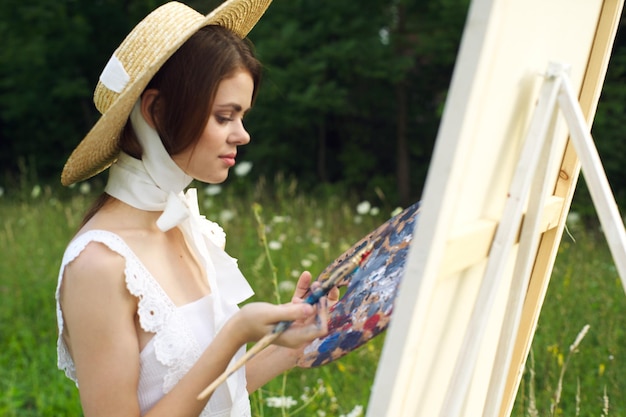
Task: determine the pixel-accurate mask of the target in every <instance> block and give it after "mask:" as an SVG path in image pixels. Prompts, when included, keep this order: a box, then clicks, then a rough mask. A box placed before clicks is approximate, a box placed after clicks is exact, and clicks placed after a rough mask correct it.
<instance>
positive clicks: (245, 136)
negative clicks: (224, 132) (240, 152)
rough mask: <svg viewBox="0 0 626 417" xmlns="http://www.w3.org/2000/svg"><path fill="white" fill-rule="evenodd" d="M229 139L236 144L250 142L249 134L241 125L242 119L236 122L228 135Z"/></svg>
mask: <svg viewBox="0 0 626 417" xmlns="http://www.w3.org/2000/svg"><path fill="white" fill-rule="evenodd" d="M230 140H231V141H232V142H234V143H236V144H237V145H245V144H247V143H249V142H250V134H249V133H248V131H247V130H246V127H245V126H244V125H243V120H241V119H240V120H239V122H237V123H236V128H235V130H234V131H233V132H232V133H231V135H230Z"/></svg>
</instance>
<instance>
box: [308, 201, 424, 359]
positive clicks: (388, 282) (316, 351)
mask: <svg viewBox="0 0 626 417" xmlns="http://www.w3.org/2000/svg"><path fill="white" fill-rule="evenodd" d="M418 213H419V202H418V203H415V204H413V205H412V206H410V207H408V208H407V209H405V210H404V211H402V212H401V213H400V214H398V215H396V216H394V217H393V218H391V219H389V220H388V221H387V222H385V223H384V224H382V225H381V226H380V227H378V228H377V229H376V230H374V231H373V232H371V233H370V234H368V235H367V236H365V237H364V238H363V239H361V240H360V241H358V242H357V243H356V244H355V245H354V246H352V247H351V248H350V249H348V250H347V251H346V252H345V253H344V254H343V255H341V256H340V257H338V258H337V259H336V260H335V261H334V262H333V263H331V264H330V265H329V266H328V267H326V269H325V270H324V271H323V272H322V273H321V274H320V275H319V276H318V277H317V280H318V281H324V280H326V279H328V278H329V277H330V276H332V275H333V272H335V271H336V270H338V269H339V268H342V266H343V265H344V264H345V263H346V262H348V261H351V260H353V259H352V258H353V257H354V255H355V254H357V253H359V252H362V251H363V249H364V248H367V247H368V246H369V247H370V248H371V249H370V252H369V254H368V255H367V257H364V260H363V261H362V263H361V264H360V265H359V266H358V268H356V269H355V270H353V271H352V272H350V273H349V274H347V275H346V276H345V277H344V278H343V279H342V281H341V282H339V283H338V286H339V287H347V289H346V290H345V293H344V295H343V296H342V297H341V299H340V300H339V301H338V302H337V303H336V304H335V305H334V306H332V307H331V308H330V317H329V323H328V327H329V333H328V334H327V335H326V336H325V337H323V338H319V339H316V340H314V341H313V342H312V343H311V344H309V345H308V346H307V347H306V348H305V350H304V354H303V355H302V357H300V358H299V360H298V366H300V367H304V368H309V367H316V366H320V365H324V364H327V363H329V362H332V361H334V360H336V359H338V358H340V357H342V356H344V355H346V354H347V353H349V352H351V351H353V350H354V349H356V348H358V347H360V346H362V345H363V344H364V343H366V342H367V341H368V340H370V339H372V338H373V337H375V336H376V335H378V334H380V333H381V332H382V331H384V330H385V329H386V328H387V326H388V325H389V321H390V319H391V314H392V312H393V305H394V301H395V298H396V295H397V292H398V285H399V284H400V281H401V280H402V278H403V276H404V270H405V265H406V259H407V256H408V253H409V247H410V244H411V241H412V239H413V229H414V227H415V222H416V220H417V217H418Z"/></svg>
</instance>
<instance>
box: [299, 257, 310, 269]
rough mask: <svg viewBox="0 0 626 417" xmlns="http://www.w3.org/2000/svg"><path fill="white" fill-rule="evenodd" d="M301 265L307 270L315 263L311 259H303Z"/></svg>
mask: <svg viewBox="0 0 626 417" xmlns="http://www.w3.org/2000/svg"><path fill="white" fill-rule="evenodd" d="M300 265H302V266H303V267H305V268H310V267H311V265H313V261H311V260H310V259H303V260H301V261H300Z"/></svg>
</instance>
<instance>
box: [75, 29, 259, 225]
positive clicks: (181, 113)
mask: <svg viewBox="0 0 626 417" xmlns="http://www.w3.org/2000/svg"><path fill="white" fill-rule="evenodd" d="M237 70H245V71H247V72H248V73H249V74H250V75H251V76H252V80H253V82H254V90H253V93H252V101H253V102H254V99H255V98H256V94H257V91H258V86H259V83H260V81H261V70H262V67H261V64H260V63H259V61H258V60H257V59H256V57H255V56H254V50H253V48H252V44H251V43H250V42H249V41H248V40H247V39H241V38H239V37H238V36H237V35H236V34H235V33H233V32H232V31H230V30H228V29H226V28H223V27H221V26H214V25H212V26H206V27H203V28H201V29H200V30H199V31H198V32H196V33H195V34H194V35H192V36H191V37H190V38H189V40H187V42H185V43H184V44H183V45H182V46H181V47H180V48H179V49H178V50H177V51H176V52H175V53H174V54H173V55H172V56H171V57H170V58H169V59H168V60H167V61H166V62H165V64H164V65H163V66H162V67H161V69H160V70H159V71H158V72H157V73H156V75H155V76H154V77H153V78H152V80H151V81H150V82H149V83H148V86H147V87H146V89H152V88H153V89H156V90H158V92H159V93H158V95H157V97H156V99H155V100H154V102H153V104H152V107H151V109H150V112H151V114H152V117H153V120H155V124H156V130H157V132H158V133H159V136H160V137H161V141H162V142H163V145H164V146H165V149H166V150H167V152H168V153H169V154H170V155H175V154H177V153H180V152H182V151H184V150H186V149H187V148H189V147H190V146H194V145H195V144H196V143H197V141H198V139H199V138H200V136H201V134H202V131H203V130H204V128H205V126H206V124H207V122H208V120H209V116H210V109H211V107H212V105H213V101H214V99H215V94H216V93H217V87H218V86H219V84H220V82H221V81H222V80H224V79H227V78H229V77H231V76H232V75H234V73H235V72H236V71H237ZM119 145H120V149H121V150H122V151H123V152H125V153H127V154H129V155H130V156H132V157H134V158H137V159H141V155H142V149H141V145H140V144H139V142H138V141H137V137H136V136H135V132H134V131H133V128H132V126H131V124H130V120H129V121H127V122H126V126H125V127H124V130H123V131H122V133H121V135H120V139H119ZM109 198H110V196H109V195H107V194H103V195H101V196H100V197H99V198H98V199H97V200H96V201H95V202H94V204H93V205H92V207H91V208H90V209H89V210H88V211H87V213H86V215H85V217H84V219H83V221H82V223H81V227H82V226H84V224H85V223H86V222H87V221H89V219H91V217H93V216H94V214H95V213H96V212H98V210H100V209H101V208H102V207H103V206H104V205H105V204H106V202H107V201H108V199H109Z"/></svg>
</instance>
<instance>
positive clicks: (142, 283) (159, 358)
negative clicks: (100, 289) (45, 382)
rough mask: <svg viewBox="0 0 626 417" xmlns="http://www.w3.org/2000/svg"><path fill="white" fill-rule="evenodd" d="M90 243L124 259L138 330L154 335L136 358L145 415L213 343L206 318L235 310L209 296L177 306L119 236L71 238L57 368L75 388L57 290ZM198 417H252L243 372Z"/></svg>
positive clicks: (96, 233) (99, 234) (100, 232)
mask: <svg viewBox="0 0 626 417" xmlns="http://www.w3.org/2000/svg"><path fill="white" fill-rule="evenodd" d="M90 242H99V243H102V244H104V245H106V246H107V247H108V248H109V249H110V250H111V251H113V252H115V253H117V254H119V255H120V256H122V257H123V258H124V259H125V261H126V267H125V277H126V287H127V289H128V291H129V292H130V293H131V294H132V295H134V296H135V297H137V299H138V315H139V322H140V325H141V327H142V329H143V330H144V331H146V332H150V333H154V336H153V338H152V339H151V340H150V341H149V342H148V344H147V345H146V346H145V347H144V349H143V350H142V351H141V353H140V375H139V386H138V389H137V396H138V399H139V405H140V408H141V414H142V415H144V414H145V413H146V412H147V411H148V410H149V409H150V408H151V407H152V406H153V405H154V404H155V403H156V402H157V401H159V399H161V398H162V397H163V396H164V395H165V394H166V393H167V392H169V391H170V390H171V389H172V388H173V387H174V386H175V385H176V384H177V383H178V381H179V380H180V379H181V378H182V377H183V376H184V375H185V374H186V373H187V372H188V371H189V369H190V368H191V367H192V366H193V364H194V363H195V362H196V361H197V360H198V358H199V357H200V355H201V353H202V352H203V351H204V349H205V348H206V347H207V346H208V345H209V343H211V341H212V340H213V338H214V336H215V324H214V322H213V321H212V320H207V318H208V317H216V316H221V317H230V316H232V315H233V314H234V313H235V312H236V311H237V309H238V307H237V305H234V304H227V303H222V302H215V300H214V298H213V297H214V295H213V294H211V295H208V296H206V297H204V298H201V299H199V300H197V301H194V302H192V303H189V304H186V305H184V306H180V307H177V306H176V305H175V304H174V303H173V302H172V300H171V299H170V298H169V297H168V295H167V294H166V293H165V291H164V290H163V289H162V288H161V286H160V285H159V283H158V282H157V281H156V279H155V278H154V277H153V276H152V275H151V274H150V272H148V270H147V268H146V267H145V266H144V265H143V264H142V262H141V261H140V260H139V258H138V257H137V256H136V255H135V254H134V253H133V251H132V250H131V249H130V247H129V246H128V245H126V243H125V242H124V241H123V240H122V239H121V238H120V237H119V236H118V235H116V234H114V233H111V232H108V231H104V230H91V231H88V232H85V233H83V234H81V235H80V236H78V237H77V238H76V239H74V240H73V241H72V242H71V243H70V244H69V245H68V247H67V249H66V251H65V254H64V256H63V261H62V265H61V270H60V273H59V281H58V286H57V291H56V299H57V322H58V327H59V338H58V341H57V353H58V366H59V369H62V370H64V371H65V374H66V375H67V376H68V377H69V378H70V379H72V380H73V381H74V382H75V383H76V384H77V385H78V381H77V379H76V369H75V367H74V362H73V360H72V357H71V356H70V354H69V351H68V349H67V346H66V345H65V342H64V340H63V337H62V334H63V314H62V311H61V306H60V304H59V290H60V288H61V282H62V279H63V271H64V269H65V266H66V265H68V264H69V263H70V262H72V261H73V260H74V259H76V258H77V257H78V256H79V255H80V253H81V252H82V251H83V249H85V247H86V246H87V245H88V244H89V243H90ZM244 292H245V290H244ZM216 309H219V311H218V310H216ZM244 350H245V347H242V348H241V349H240V351H239V352H238V353H237V355H236V356H235V358H234V359H233V361H234V360H236V359H237V358H238V357H240V356H241V355H242V354H243V353H244ZM200 416H201V417H240V416H250V401H249V399H248V393H247V390H246V380H245V371H244V369H243V368H242V369H241V370H239V371H238V372H237V373H236V374H234V375H233V376H231V377H230V378H229V381H228V384H222V385H221V386H220V387H219V388H218V389H217V390H216V391H215V393H214V394H213V395H212V397H211V399H210V400H209V402H208V403H207V406H206V407H205V408H204V410H203V411H202V413H201V414H200Z"/></svg>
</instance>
